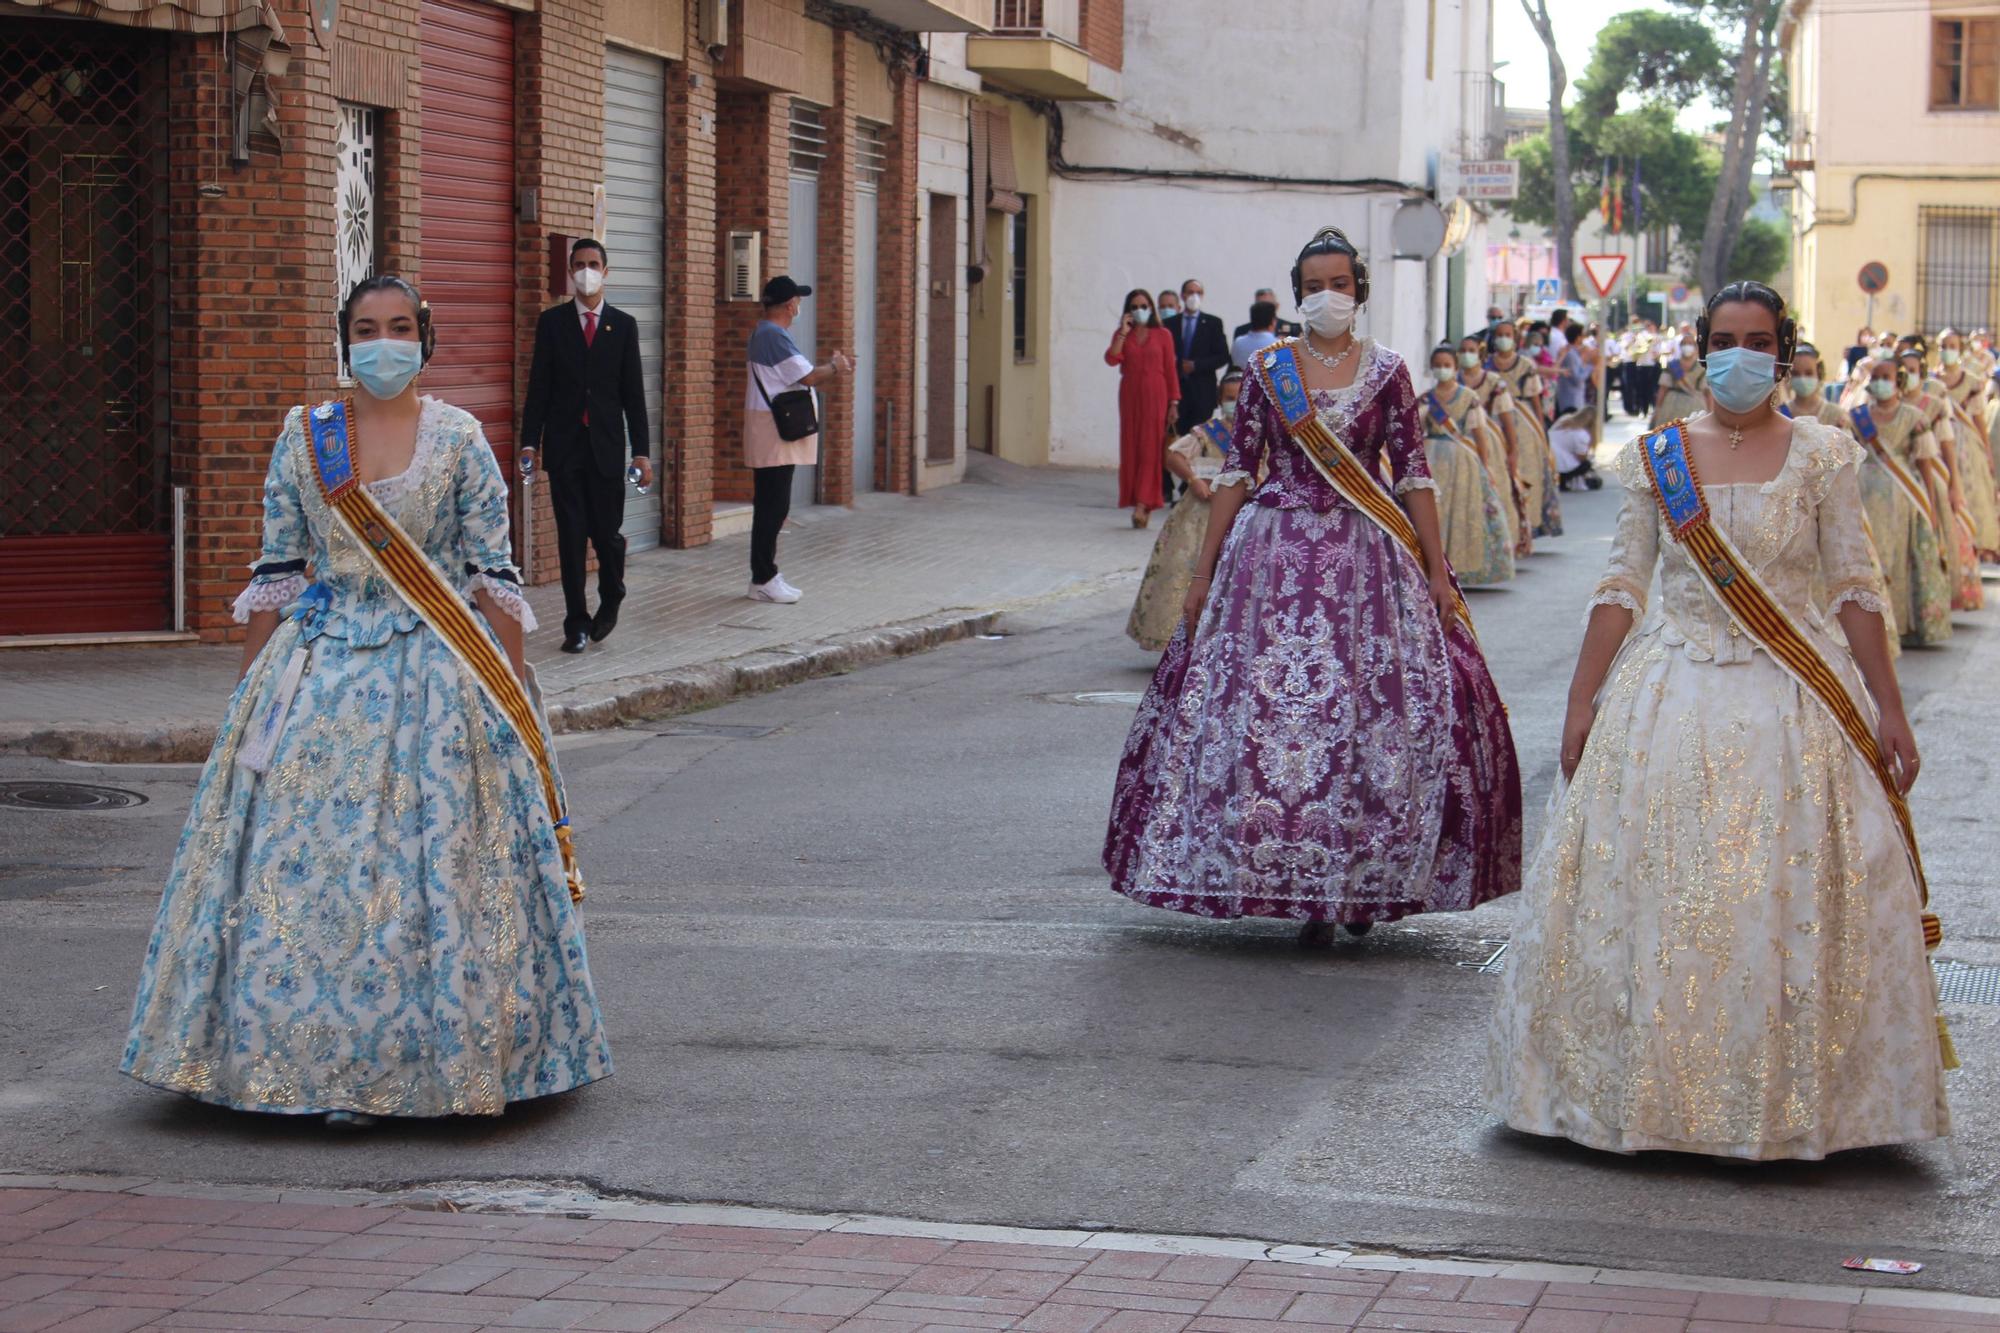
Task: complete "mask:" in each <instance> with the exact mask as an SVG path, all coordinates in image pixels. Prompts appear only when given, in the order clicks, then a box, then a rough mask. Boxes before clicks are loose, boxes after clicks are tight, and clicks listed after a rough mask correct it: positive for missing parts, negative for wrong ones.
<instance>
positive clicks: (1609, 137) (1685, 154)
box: [1591, 103, 1721, 267]
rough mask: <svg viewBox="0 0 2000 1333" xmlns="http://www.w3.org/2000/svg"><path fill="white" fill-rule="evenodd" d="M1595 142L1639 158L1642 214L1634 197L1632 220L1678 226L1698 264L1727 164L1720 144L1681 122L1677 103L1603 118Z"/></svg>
mask: <svg viewBox="0 0 2000 1333" xmlns="http://www.w3.org/2000/svg"><path fill="white" fill-rule="evenodd" d="M1591 144H1592V148H1593V150H1594V151H1595V152H1597V153H1598V154H1600V155H1604V156H1611V157H1618V158H1623V159H1626V160H1627V161H1628V162H1630V161H1634V160H1636V161H1637V162H1638V163H1639V200H1640V214H1639V216H1638V217H1637V218H1634V217H1633V215H1632V206H1631V201H1630V200H1629V199H1628V200H1627V201H1626V205H1625V219H1626V225H1627V226H1628V227H1631V228H1633V229H1634V230H1637V228H1638V225H1639V224H1642V223H1643V225H1645V226H1648V227H1651V226H1655V225H1657V224H1660V223H1665V224H1666V225H1668V226H1670V227H1672V228H1673V229H1674V230H1675V232H1677V233H1678V234H1679V238H1680V245H1681V248H1682V250H1683V251H1684V252H1686V259H1687V261H1688V263H1689V266H1690V267H1692V258H1693V254H1694V252H1697V251H1698V249H1699V246H1700V244H1701V229H1702V226H1703V225H1704V223H1705V222H1706V220H1707V216H1708V201H1709V199H1710V197H1711V196H1712V195H1713V194H1714V193H1715V179H1716V173H1717V171H1718V170H1719V168H1720V166H1721V160H1720V157H1719V155H1718V154H1717V153H1716V151H1715V149H1714V148H1713V147H1712V146H1710V145H1709V144H1708V143H1706V142H1704V141H1703V140H1702V139H1701V138H1700V137H1698V136H1696V135H1693V134H1689V133H1688V132H1687V131H1686V130H1683V129H1682V128H1680V126H1679V125H1677V124H1675V123H1674V113H1673V111H1672V109H1670V108H1669V107H1667V106H1663V105H1661V104H1659V103H1651V104H1648V105H1643V106H1640V107H1637V108H1635V109H1634V110H1631V111H1627V112H1625V113H1623V114H1622V115H1617V116H1612V117H1611V118H1610V119H1608V120H1605V121H1603V122H1602V123H1601V124H1599V125H1598V126H1597V128H1596V129H1595V130H1594V132H1593V133H1592V135H1591ZM1627 170H1628V171H1629V170H1630V167H1629V166H1628V167H1627Z"/></svg>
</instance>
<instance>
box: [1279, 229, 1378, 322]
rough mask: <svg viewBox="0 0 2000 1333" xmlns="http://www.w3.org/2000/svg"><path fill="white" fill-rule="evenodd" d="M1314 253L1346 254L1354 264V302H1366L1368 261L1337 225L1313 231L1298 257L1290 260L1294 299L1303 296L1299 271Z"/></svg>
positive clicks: (1302, 285) (1302, 297)
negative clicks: (1311, 236)
mask: <svg viewBox="0 0 2000 1333" xmlns="http://www.w3.org/2000/svg"><path fill="white" fill-rule="evenodd" d="M1315 255H1346V256H1347V258H1348V260H1349V261H1350V262H1351V263H1352V264H1353V266H1354V304H1356V305H1367V304H1368V263H1367V261H1366V260H1364V259H1362V257H1361V252H1360V251H1359V250H1357V249H1355V248H1354V242H1353V241H1350V240H1348V239H1347V233H1346V232H1344V231H1342V230H1341V229H1340V228H1338V227H1321V228H1320V229H1319V230H1318V231H1316V232H1314V233H1313V238H1312V239H1311V240H1310V241H1307V242H1306V246H1305V249H1303V250H1301V251H1299V257H1298V258H1297V259H1295V260H1293V261H1292V299H1293V300H1294V301H1298V300H1302V299H1304V297H1305V290H1304V288H1305V283H1304V279H1303V278H1302V277H1301V273H1302V271H1303V270H1304V268H1305V264H1306V261H1307V260H1308V259H1311V258H1313V257H1314V256H1315Z"/></svg>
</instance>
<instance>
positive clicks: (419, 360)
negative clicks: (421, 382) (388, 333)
mask: <svg viewBox="0 0 2000 1333" xmlns="http://www.w3.org/2000/svg"><path fill="white" fill-rule="evenodd" d="M347 368H348V369H349V370H351V371H353V372H354V378H355V380H356V381H357V382H358V383H359V384H360V385H361V387H362V388H364V389H366V390H368V392H369V394H370V396H372V397H375V398H394V397H395V396H396V395H397V394H400V393H401V392H402V391H403V390H405V389H407V388H409V387H410V381H411V380H413V379H415V378H416V377H417V372H418V371H420V370H422V369H423V368H424V349H423V346H422V344H420V343H416V342H412V341H410V340H409V339H407V338H371V339H369V340H368V341H367V342H365V343H355V344H354V345H353V346H351V347H349V348H348V349H347Z"/></svg>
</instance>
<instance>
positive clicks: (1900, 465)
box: [1847, 403, 1937, 532]
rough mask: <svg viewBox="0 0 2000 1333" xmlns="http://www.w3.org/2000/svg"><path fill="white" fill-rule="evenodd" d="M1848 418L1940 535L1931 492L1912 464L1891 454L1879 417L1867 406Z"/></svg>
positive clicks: (1864, 442) (1870, 449)
mask: <svg viewBox="0 0 2000 1333" xmlns="http://www.w3.org/2000/svg"><path fill="white" fill-rule="evenodd" d="M1847 419H1848V420H1849V421H1850V422H1852V423H1854V433H1855V434H1856V435H1859V436H1860V437H1861V442H1862V443H1863V444H1865V445H1867V446H1868V452H1869V453H1871V454H1873V455H1875V461H1876V462H1878V463H1880V464H1881V465H1882V466H1883V468H1884V469H1885V470H1886V471H1887V472H1888V473H1889V475H1890V476H1891V477H1892V478H1894V479H1895V482H1896V485H1898V486H1900V487H1902V490H1903V494H1905V495H1907V496H1909V497H1910V503H1911V504H1913V505H1915V506H1916V507H1917V512H1918V513H1920V514H1922V515H1923V516H1924V522H1926V523H1928V524H1930V527H1931V531H1932V532H1936V531H1937V511H1936V510H1935V509H1932V508H1931V493H1930V491H1929V490H1927V489H1926V488H1925V486H1924V484H1923V482H1922V481H1920V480H1918V479H1917V476H1916V474H1915V473H1913V472H1911V471H1910V469H1909V467H1908V465H1906V464H1905V463H1904V462H1903V460H1902V459H1900V458H1897V457H1896V456H1895V455H1894V454H1892V453H1890V452H1889V450H1888V447H1887V446H1886V445H1884V444H1883V443H1882V439H1881V432H1880V431H1879V430H1877V429H1876V427H1875V418H1874V417H1873V416H1871V415H1870V414H1869V411H1868V407H1867V404H1865V403H1864V404H1863V405H1862V406H1860V407H1857V408H1855V409H1854V410H1853V411H1852V412H1849V413H1848V414H1847Z"/></svg>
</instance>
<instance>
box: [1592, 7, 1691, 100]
mask: <svg viewBox="0 0 2000 1333" xmlns="http://www.w3.org/2000/svg"><path fill="white" fill-rule="evenodd" d="M1628 92H1630V93H1636V94H1638V95H1639V97H1640V98H1641V99H1642V100H1644V101H1647V102H1659V103H1665V104H1667V105H1670V106H1684V105H1686V104H1687V103H1689V102H1693V101H1695V100H1696V99H1698V98H1700V97H1703V96H1708V97H1717V98H1718V100H1726V97H1727V93H1728V67H1727V65H1726V64H1725V63H1724V61H1723V58H1722V47H1721V46H1720V45H1719V44H1718V43H1717V42H1716V40H1715V34H1714V33H1713V32H1712V31H1710V30H1709V27H1708V25H1707V24H1706V23H1703V22H1702V21H1701V19H1700V18H1698V17H1696V16H1695V15H1693V14H1677V13H1665V12H1661V11H1659V10H1653V9H1634V10H1628V11H1627V12H1625V13H1623V14H1613V15H1612V16H1611V17H1610V18H1609V19H1607V20H1606V21H1605V24H1604V26H1603V27H1602V28H1600V29H1598V32H1597V45H1596V47H1595V48H1594V49H1593V50H1592V51H1591V53H1590V64H1589V65H1588V66H1586V67H1585V69H1584V71H1583V77H1582V78H1581V79H1578V80H1577V83H1576V113H1577V116H1578V118H1579V119H1581V120H1582V121H1584V123H1586V124H1590V123H1595V122H1598V121H1604V120H1609V119H1610V118H1611V117H1612V116H1615V115H1617V114H1618V106H1619V102H1620V101H1621V100H1622V99H1623V97H1624V95H1625V94H1626V93H1628Z"/></svg>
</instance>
